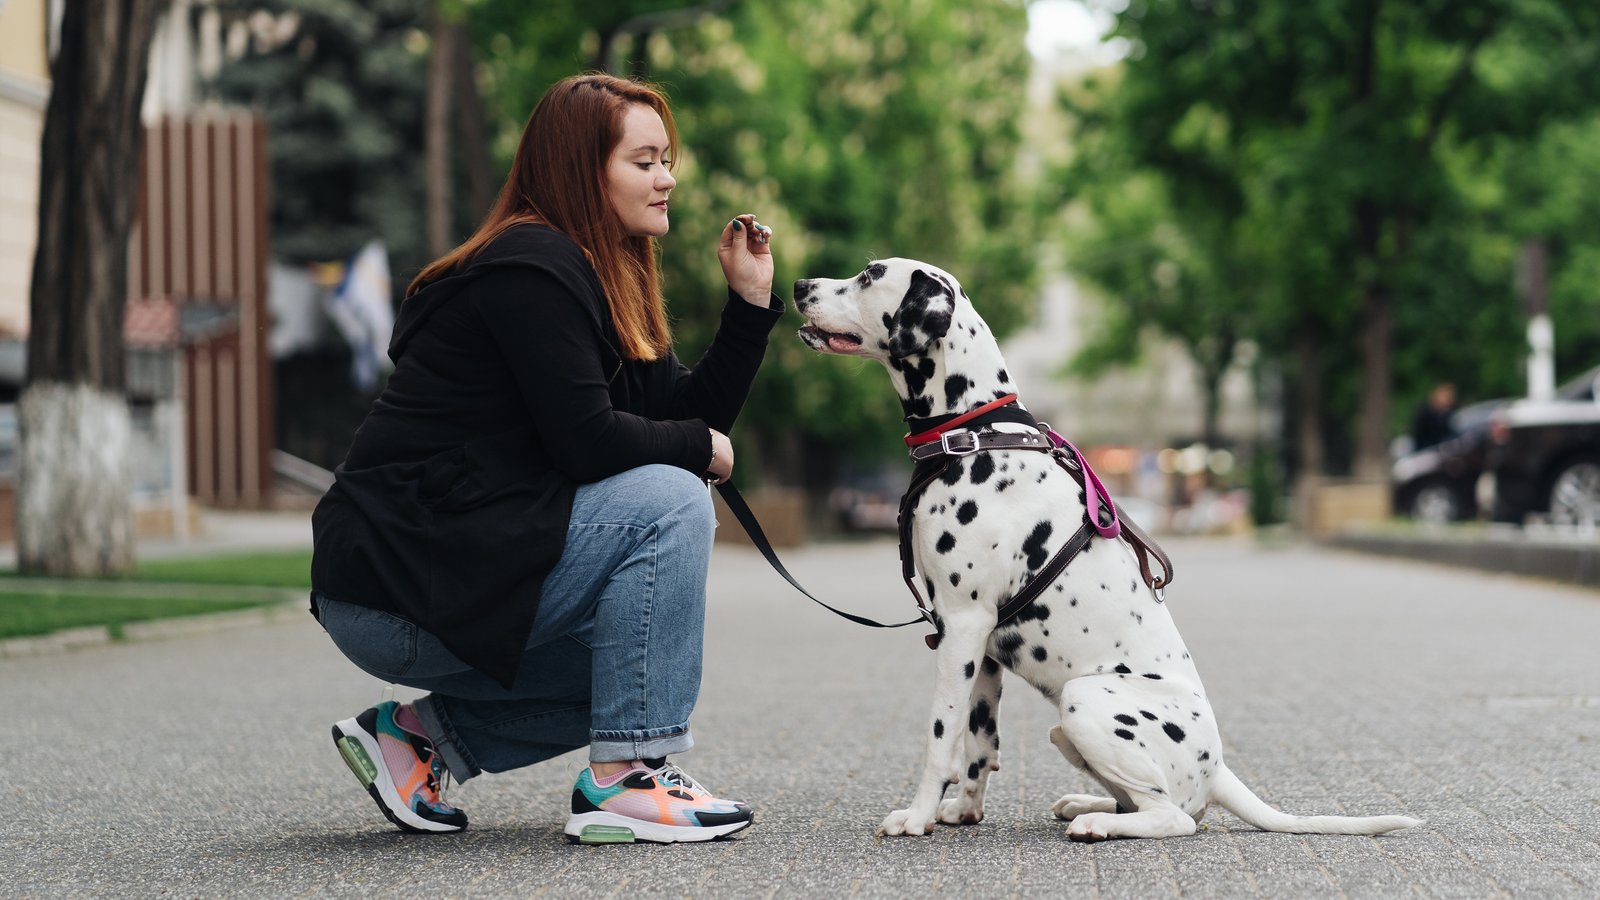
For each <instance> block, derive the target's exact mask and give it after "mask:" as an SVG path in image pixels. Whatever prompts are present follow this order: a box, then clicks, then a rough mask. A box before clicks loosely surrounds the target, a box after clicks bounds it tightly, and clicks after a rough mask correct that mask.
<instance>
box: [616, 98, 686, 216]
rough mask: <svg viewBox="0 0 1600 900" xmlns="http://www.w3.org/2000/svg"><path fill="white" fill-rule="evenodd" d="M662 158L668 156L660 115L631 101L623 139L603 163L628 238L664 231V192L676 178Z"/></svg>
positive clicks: (669, 188)
mask: <svg viewBox="0 0 1600 900" xmlns="http://www.w3.org/2000/svg"><path fill="white" fill-rule="evenodd" d="M665 159H670V156H668V148H667V127H666V126H665V125H664V124H662V122H661V116H659V115H657V114H656V111H655V110H653V109H651V108H650V107H648V106H645V105H643V104H640V103H634V104H631V105H630V106H629V107H628V109H627V111H626V112H625V113H623V116H622V140H620V141H618V142H617V146H616V149H614V150H612V151H611V159H610V160H609V161H608V162H607V163H606V188H607V194H609V197H608V199H609V200H610V201H611V208H612V209H614V210H616V212H617V218H618V219H620V220H621V221H622V230H623V231H625V232H627V233H628V235H629V236H630V237H646V236H649V237H661V236H662V235H664V234H666V233H667V194H669V193H670V192H671V191H672V186H673V185H675V184H677V183H678V180H677V179H676V178H673V177H672V173H671V172H669V171H667V167H666V166H665V165H663V160H665Z"/></svg>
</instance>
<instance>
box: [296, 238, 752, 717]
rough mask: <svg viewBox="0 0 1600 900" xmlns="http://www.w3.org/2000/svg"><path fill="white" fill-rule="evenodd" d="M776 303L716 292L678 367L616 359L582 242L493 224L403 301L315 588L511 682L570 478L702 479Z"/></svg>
mask: <svg viewBox="0 0 1600 900" xmlns="http://www.w3.org/2000/svg"><path fill="white" fill-rule="evenodd" d="M782 314H783V304H782V303H781V301H779V300H778V299H777V298H776V297H773V298H772V300H771V304H770V306H769V307H767V308H765V309H763V308H760V307H756V306H752V305H751V304H749V303H746V302H745V301H744V300H742V299H740V298H738V297H737V296H735V295H734V294H733V293H732V292H731V291H730V292H729V297H728V304H727V306H726V307H725V308H724V309H723V312H722V321H721V324H720V327H719V328H718V331H717V336H716V338H715V340H713V341H712V344H711V346H710V347H709V348H708V349H707V350H706V354H705V356H704V357H702V359H701V360H700V363H699V365H698V366H696V367H695V369H694V370H693V371H690V370H689V369H687V368H685V367H684V366H683V365H682V364H681V363H680V362H679V361H678V359H677V357H676V356H675V355H673V354H668V355H667V356H666V357H664V358H662V359H659V360H656V361H654V362H640V361H636V360H625V359H624V358H623V356H622V354H621V353H620V352H619V351H618V349H617V348H618V345H619V342H618V340H617V336H616V329H615V326H614V325H613V323H612V320H611V314H610V311H609V307H608V305H607V303H606V300H605V295H604V293H603V292H602V290H601V287H600V282H599V279H598V278H597V277H596V276H595V273H594V269H593V268H592V267H591V266H590V265H589V263H588V260H587V259H586V257H585V256H584V253H583V251H582V250H581V249H580V248H579V247H578V245H577V244H575V243H573V242H572V241H571V240H569V239H568V238H566V237H565V236H563V235H561V234H560V233H558V232H556V231H554V230H552V229H549V228H545V227H543V226H538V225H521V226H516V227H513V228H511V229H509V230H507V231H506V233H505V234H503V235H502V236H500V237H499V238H497V239H496V240H495V241H494V242H492V243H491V244H490V245H489V246H488V247H486V248H485V249H484V251H483V252H482V253H481V254H479V255H478V257H477V258H476V259H475V260H473V262H472V263H471V264H470V265H469V266H468V267H467V268H466V269H464V270H463V271H461V272H459V273H457V274H454V275H451V276H448V277H445V278H441V279H439V280H437V281H435V282H433V283H432V284H430V285H428V286H427V287H426V288H424V289H423V290H421V291H418V292H417V293H416V294H415V295H413V296H411V297H409V298H408V299H407V300H406V301H405V303H403V304H402V305H401V307H400V314H399V317H398V319H397V321H396V322H395V329H394V337H393V340H392V341H391V342H390V345H389V356H390V358H391V359H393V360H394V363H395V369H394V373H393V374H392V375H391V376H390V378H389V382H388V384H387V385H386V386H385V388H384V390H383V393H382V395H380V396H379V397H378V399H377V401H376V402H375V403H374V404H373V408H372V411H371V412H370V413H368V415H367V419H366V421H365V422H363V423H362V425H361V427H360V428H359V429H357V431H356V434H355V439H354V441H353V442H352V444H351V447H350V452H349V454H348V455H346V457H345V461H344V462H343V463H342V464H341V465H340V466H339V467H338V468H337V469H335V470H334V475H335V477H336V480H335V482H334V485H333V487H332V488H330V489H329V490H328V493H327V494H326V495H324V496H323V498H322V501H321V502H320V503H318V504H317V509H316V512H315V513H313V514H312V518H311V524H312V534H313V541H314V551H313V555H312V562H311V582H312V586H313V591H314V592H315V593H317V594H322V595H323V596H327V597H332V598H334V599H337V600H342V601H344V602H346V603H353V604H356V605H358V606H365V607H370V608H373V609H379V610H383V611H385V612H390V613H393V614H395V615H399V616H403V617H404V618H406V619H409V620H411V621H412V622H415V623H416V624H417V625H418V626H420V627H421V628H423V629H425V630H427V631H429V632H431V633H432V634H433V635H435V636H436V637H438V638H439V640H440V641H441V642H442V643H443V644H444V645H445V646H446V647H447V648H449V649H450V651H451V652H452V653H454V654H455V655H456V656H458V657H460V658H461V660H462V661H463V662H465V663H467V664H468V665H471V666H473V667H474V668H477V669H480V670H482V671H483V672H485V673H487V674H489V675H491V676H492V677H494V678H496V679H497V680H499V681H501V682H502V683H504V684H506V685H507V686H509V685H510V684H511V682H512V680H513V679H514V678H515V677H516V671H517V666H518V663H519V662H520V660H521V656H522V651H523V648H524V647H525V646H526V644H527V640H528V633H529V631H530V630H531V628H532V627H533V621H534V616H535V614H536V613H537V612H538V606H539V594H540V590H541V588H542V586H543V584H544V579H545V576H546V575H548V574H549V572H550V570H551V569H552V568H554V567H555V564H556V562H557V561H558V560H559V559H560V558H561V551H562V548H563V546H564V544H565V541H566V532H567V523H568V519H569V517H570V516H571V513H572V499H573V495H574V494H575V492H576V489H577V488H576V486H577V485H578V484H584V483H589V482H594V481H599V480H601V479H603V478H607V477H610V476H612V475H615V474H617V473H619V472H623V471H626V470H628V469H631V468H636V467H638V466H642V465H648V464H650V463H665V464H668V465H674V466H678V467H680V468H683V469H687V470H689V471H691V472H694V473H695V474H696V475H699V474H702V473H703V472H704V471H705V468H706V465H707V464H708V463H709V461H710V458H711V436H710V432H709V430H708V428H715V429H717V430H718V431H721V432H723V433H727V432H728V431H730V430H732V428H733V422H734V419H735V417H736V416H737V415H738V413H739V410H740V408H741V407H742V406H743V405H744V401H745V397H746V396H747V395H748V394H749V390H750V384H751V382H752V381H753V380H754V378H755V374H756V370H757V368H759V367H760V365H761V360H762V357H763V356H764V355H765V352H766V345H767V335H768V333H769V332H771V330H772V327H773V326H774V325H775V324H776V323H777V321H778V319H779V318H780V317H781V316H782ZM313 612H315V604H314V603H313Z"/></svg>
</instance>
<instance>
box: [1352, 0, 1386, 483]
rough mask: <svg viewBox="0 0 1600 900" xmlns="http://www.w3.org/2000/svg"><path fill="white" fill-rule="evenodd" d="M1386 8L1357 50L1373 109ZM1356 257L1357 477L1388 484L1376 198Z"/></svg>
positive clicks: (1361, 208) (1359, 91)
mask: <svg viewBox="0 0 1600 900" xmlns="http://www.w3.org/2000/svg"><path fill="white" fill-rule="evenodd" d="M1379 8H1380V3H1379V2H1378V0H1369V2H1368V3H1366V4H1365V5H1364V6H1363V8H1362V10H1361V16H1360V35H1359V38H1360V44H1359V46H1358V47H1357V50H1356V71H1355V90H1354V95H1355V101H1356V102H1357V103H1358V104H1366V103H1368V102H1369V101H1370V100H1371V99H1372V97H1373V94H1374V91H1375V85H1376V83H1377V77H1378V62H1377V58H1378V53H1377V41H1378V15H1379ZM1355 217H1356V242H1357V243H1356V255H1355V259H1354V260H1353V263H1354V264H1353V266H1352V268H1353V271H1354V272H1356V273H1357V277H1358V278H1359V279H1361V280H1360V282H1359V283H1360V284H1361V408H1360V412H1359V413H1358V414H1357V415H1358V419H1357V422H1356V446H1355V465H1354V466H1353V468H1354V470H1355V472H1354V474H1355V477H1356V478H1357V479H1358V480H1361V481H1382V480H1384V479H1385V478H1387V477H1388V474H1389V382H1390V375H1389V370H1390V368H1391V359H1390V356H1391V349H1392V348H1391V335H1392V334H1393V331H1394V301H1393V297H1392V295H1391V293H1390V290H1389V286H1388V284H1387V283H1385V281H1384V278H1385V276H1384V274H1383V273H1382V271H1381V266H1380V260H1379V256H1380V254H1381V252H1382V251H1381V248H1380V247H1379V241H1380V240H1381V238H1382V234H1383V225H1384V219H1385V216H1384V213H1383V210H1381V209H1380V208H1379V206H1378V203H1377V200H1376V199H1375V198H1373V197H1371V196H1367V197H1363V198H1362V199H1360V200H1358V201H1357V202H1356V209H1355Z"/></svg>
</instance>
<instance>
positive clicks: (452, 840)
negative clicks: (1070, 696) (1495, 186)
mask: <svg viewBox="0 0 1600 900" xmlns="http://www.w3.org/2000/svg"><path fill="white" fill-rule="evenodd" d="M1169 549H1170V550H1171V551H1172V555H1173V557H1174V558H1175V560H1176V564H1177V574H1178V580H1177V584H1176V585H1175V587H1174V588H1173V590H1172V591H1170V592H1169V594H1168V598H1167V599H1168V602H1169V603H1170V604H1171V608H1172V611H1173V614H1174V615H1175V617H1176V618H1177V620H1178V624H1179V626H1180V628H1182V629H1183V631H1184V634H1185V637H1186V639H1187V641H1188V643H1189V646H1190V648H1191V649H1192V651H1193V652H1194V655H1195V657H1196V659H1197V661H1198V662H1199V665H1200V670H1201V673H1202V675H1203V676H1204V677H1205V678H1206V682H1207V687H1208V690H1209V694H1210V697H1211V699H1212V702H1213V703H1214V704H1215V707H1216V710H1217V714H1218V716H1219V718H1220V720H1221V724H1222V730H1223V737H1224V740H1225V742H1226V745H1227V747H1228V762H1229V765H1230V766H1231V767H1232V768H1233V769H1234V770H1235V771H1236V772H1237V773H1239V775H1240V776H1241V777H1242V778H1243V779H1244V780H1245V781H1246V782H1247V783H1248V784H1250V785H1251V786H1252V787H1253V788H1254V789H1255V790H1256V791H1257V793H1259V794H1260V795H1261V796H1262V797H1263V798H1265V799H1266V800H1267V801H1268V802H1270V803H1272V804H1274V805H1276V806H1279V807H1280V808H1283V809H1285V810H1288V811H1291V812H1296V813H1306V814H1310V813H1343V814H1370V813H1404V814H1408V815H1412V816H1417V817H1420V818H1423V819H1426V820H1427V824H1426V825H1425V826H1423V827H1422V828H1419V829H1416V830H1414V831H1411V832H1403V833H1399V834H1395V835H1391V836H1387V837H1381V838H1375V839H1374V838H1364V837H1327V836H1309V837H1302V836H1295V835H1279V834H1266V833H1262V832H1259V831H1255V830H1254V829H1252V828H1250V827H1249V826H1246V825H1244V824H1243V823H1241V822H1239V821H1238V820H1237V819H1234V818H1233V817H1231V816H1229V815H1227V814H1225V813H1220V812H1217V811H1213V813H1212V815H1211V817H1210V818H1208V820H1207V825H1208V826H1209V827H1208V828H1207V829H1206V830H1204V831H1201V832H1199V833H1198V834H1196V835H1195V836H1193V837H1189V838H1181V839H1172V840H1165V841H1116V842H1108V843H1104V844H1097V845H1081V844H1073V843H1070V842H1068V841H1067V840H1066V839H1065V828H1064V826H1063V825H1062V824H1061V823H1059V822H1056V821H1055V820H1054V819H1053V818H1052V817H1051V816H1050V814H1049V804H1050V802H1051V801H1052V800H1054V799H1055V798H1056V797H1057V796H1059V795H1060V794H1063V793H1067V792H1069V791H1073V792H1077V791H1085V790H1089V789H1090V787H1091V786H1090V784H1089V783H1088V781H1087V780H1086V779H1084V778H1083V777H1082V776H1080V775H1078V774H1077V773H1075V772H1073V771H1071V770H1069V769H1068V767H1067V765H1066V764H1065V763H1064V762H1063V761H1062V760H1061V758H1060V756H1059V755H1058V754H1057V753H1056V751H1055V749H1054V748H1052V747H1051V746H1050V745H1049V743H1048V742H1047V741H1046V740H1045V732H1046V730H1047V729H1048V727H1049V725H1050V724H1051V715H1050V709H1049V707H1048V706H1047V705H1046V704H1045V703H1044V702H1043V701H1042V700H1040V699H1039V698H1038V697H1037V696H1034V695H1032V693H1031V692H1030V691H1028V690H1027V689H1026V688H1025V687H1024V686H1023V685H1022V684H1021V683H1020V682H1017V681H1014V680H1008V682H1007V688H1008V690H1007V700H1006V705H1005V708H1004V710H1003V713H1002V716H1001V732H1002V737H1003V742H1002V755H1003V769H1002V771H1001V772H1000V773H999V774H998V775H997V776H996V778H995V780H994V781H993V782H991V784H992V789H991V791H990V795H989V803H988V818H987V820H986V821H984V822H983V823H982V824H981V825H978V826H976V827H969V828H950V827H943V828H940V829H938V830H937V831H936V832H935V833H934V834H933V835H932V836H931V837H927V838H901V839H893V840H883V841H880V840H877V839H875V838H874V837H873V833H872V832H873V828H874V827H875V826H876V824H877V822H878V821H879V820H880V819H881V818H882V816H883V815H884V813H886V812H887V811H888V810H890V809H891V808H894V807H896V806H899V805H902V804H903V803H904V801H906V800H907V799H908V798H909V796H910V792H911V784H912V780H913V774H914V770H915V768H916V766H917V764H918V756H919V752H920V746H921V737H922V734H923V731H924V729H925V728H926V723H925V722H924V718H925V716H926V713H925V707H926V704H927V700H928V687H927V682H928V679H929V676H930V674H931V672H932V665H933V656H932V654H931V653H929V652H928V651H927V650H926V649H925V648H924V647H923V645H922V640H921V630H920V629H905V630H901V631H894V632H881V631H872V630H868V629H863V628H859V627H857V626H855V625H852V624H849V623H847V622H845V621H843V620H840V619H836V618H834V617H833V616H831V615H829V614H827V613H826V612H824V611H823V610H821V609H819V608H817V607H814V606H812V605H811V604H810V603H809V602H808V601H806V600H805V599H804V598H803V597H801V596H799V595H798V594H796V593H794V592H793V591H792V590H791V589H790V588H789V587H788V586H787V585H786V584H784V583H783V582H782V581H781V580H780V579H779V578H778V577H777V576H776V575H775V574H773V573H772V572H771V571H770V570H768V569H767V568H766V565H765V563H764V562H762V560H761V559H760V557H758V556H756V555H755V554H754V553H753V552H752V551H748V550H743V549H739V548H732V549H730V548H724V547H719V548H718V551H717V559H716V562H715V564H714V571H713V583H712V597H711V606H712V609H711V614H710V618H711V622H710V630H709V637H708V648H707V656H708V662H707V669H706V683H705V688H704V691H703V694H702V700H701V704H700V708H699V711H698V713H697V715H696V718H695V732H696V736H697V740H698V741H699V745H700V746H699V747H698V748H697V749H696V750H695V751H694V752H693V753H690V754H687V755H685V756H684V757H682V758H681V759H680V762H681V763H682V764H683V765H684V766H685V768H687V769H688V770H689V771H690V772H692V773H693V774H695V775H696V777H698V778H700V779H701V780H703V781H705V782H707V783H708V784H709V785H711V786H712V787H713V788H714V789H716V790H718V791H719V792H721V793H724V794H726V795H730V796H736V797H740V798H742V799H746V800H748V801H750V802H751V803H752V804H753V805H755V806H756V808H757V810H758V818H757V824H756V826H755V827H753V828H752V829H750V830H749V831H747V832H745V833H744V834H743V835H742V836H741V837H740V838H738V839H737V840H732V841H727V842H722V843H717V844H709V845H698V846H672V847H642V846H641V847H598V848H588V847H575V846H571V845H568V844H567V843H566V842H565V841H563V840H562V839H561V837H560V828H561V824H562V822H563V819H564V814H565V810H566V804H567V797H568V793H569V791H570V786H571V782H572V780H573V778H574V777H575V775H576V774H577V772H578V770H579V768H580V766H581V765H582V761H581V759H580V758H579V757H578V756H577V755H576V754H574V755H569V756H567V757H563V758H561V759H558V760H554V761H551V762H549V763H546V764H544V765H541V766H537V767H534V768H533V769H531V770H527V771H522V772H517V773H511V774H506V775H500V776H486V777H484V778H480V779H477V780H476V781H474V782H471V783H469V784H467V785H464V786H458V787H457V788H455V789H454V791H453V792H452V794H451V798H452V800H454V801H455V802H457V803H459V804H460V805H461V806H463V807H464V808H466V809H467V810H468V811H469V813H470V814H471V816H472V822H473V825H472V828H471V829H470V830H468V831H466V832H464V833H462V834H460V835H454V836H446V837H417V836H411V835H404V834H401V833H399V832H396V831H394V830H393V829H392V827H391V826H390V825H389V824H388V823H387V822H386V821H384V820H383V819H382V818H381V817H380V816H379V815H378V813H377V811H376V810H375V809H374V808H373V806H372V804H371V801H370V800H369V799H368V798H367V796H366V794H365V793H364V792H362V791H361V790H360V789H359V788H358V787H357V785H356V783H355V781H354V779H352V778H351V777H350V775H349V773H348V771H347V770H346V769H345V767H344V765H343V763H342V762H341V761H340V760H339V758H338V755H337V753H336V752H335V751H334V749H333V746H332V743H331V741H330V740H329V738H328V727H329V724H330V723H331V722H333V721H334V720H336V719H339V718H342V717H345V716H348V715H351V714H353V713H355V712H356V711H358V710H360V709H361V708H363V707H365V706H367V705H370V704H371V703H373V702H375V701H376V700H378V699H380V695H381V690H382V688H381V686H380V685H378V684H377V683H375V682H373V681H372V680H371V679H369V678H367V677H366V676H364V675H362V674H360V673H359V672H358V671H357V670H356V669H355V668H354V667H352V666H350V665H349V664H348V663H346V662H345V661H344V660H343V658H342V657H340V656H339V654H338V653H337V652H336V651H335V650H334V649H333V647H332V645H331V644H330V643H328V642H327V640H326V638H325V637H324V636H323V635H322V633H321V632H320V630H319V629H318V628H317V626H316V624H315V623H314V622H313V621H312V620H311V619H310V617H309V616H307V617H305V618H304V619H297V620H291V621H290V622H289V623H287V624H277V625H263V626H256V627H249V628H237V629H233V630H227V631H220V632H216V633H212V634H206V635H201V636H196V637H186V638H175V639H172V640H167V641H156V642H148V643H138V644H121V645H112V646H109V647H101V648H94V649H90V650H85V651H81V652H73V653H61V654H55V655H49V656H42V657H36V658H27V659H12V660H0V711H3V712H4V716H5V718H4V727H3V728H0V758H4V759H5V761H6V766H5V775H4V777H3V778H0V801H3V805H4V807H5V810H6V812H5V815H4V816H3V817H0V895H4V896H38V897H61V896H90V895H93V896H113V895H116V896H122V895H132V896H156V895H171V896H197V897H202V896H262V897H284V896H295V895H326V896H400V895H406V896H413V897H431V896H469V897H470V896H551V897H567V896H604V895H633V894H641V895H647V896H696V897H698V896H713V897H748V896H779V897H788V896H806V897H809V896H828V897H831V896H864V897H898V896H912V895H919V896H930V895H944V896H953V897H964V896H973V897H1005V896H1023V897H1043V896H1083V897H1090V896H1098V897H1128V898H1148V897H1161V896H1184V897H1228V898H1232V897H1251V896H1260V897H1275V898H1276V897H1301V896H1305V897H1335V896H1347V897H1393V896H1399V895H1403V894H1404V895H1421V896H1445V897H1491V896H1518V897H1535V896H1537V897H1594V896H1597V895H1600V648H1597V646H1596V640H1597V636H1600V593H1596V592H1592V591H1584V590H1580V589H1576V588H1570V587H1564V586H1559V585H1554V584H1549V583H1543V582H1536V581H1529V580H1519V579H1512V578H1507V577H1499V576H1493V575H1485V574H1483V573H1476V572H1465V571H1458V570H1452V569H1446V568H1441V567H1436V566H1430V565H1425V564H1416V563H1406V562H1399V561H1391V560H1385V559H1375V558H1369V557H1361V556H1354V555H1346V554H1342V553H1334V552H1328V551H1321V550H1316V549H1313V548H1308V547H1286V548H1277V549H1263V548H1260V547H1257V546H1256V545H1253V544H1250V543H1243V542H1224V541H1172V542H1170V543H1169ZM785 557H786V562H787V563H788V564H789V567H790V569H791V571H793V572H794V573H795V574H796V575H797V576H798V577H799V578H800V579H801V580H802V581H804V582H806V583H807V585H808V586H810V587H811V588H812V589H813V590H815V591H818V592H820V593H821V594H822V595H823V596H825V597H827V598H837V601H838V603H840V604H843V605H846V606H847V607H848V608H850V609H852V610H855V611H859V612H862V613H864V614H866V615H871V616H874V617H895V618H905V617H907V615H908V614H909V613H910V612H911V602H910V598H909V595H908V594H907V593H906V592H905V589H904V586H903V585H902V584H900V583H899V581H898V566H897V560H896V557H895V552H894V548H893V545H892V544H890V543H870V544H850V545H832V546H823V547H814V548H811V549H809V550H805V551H792V552H789V553H786V554H785ZM402 696H406V694H405V693H404V692H402Z"/></svg>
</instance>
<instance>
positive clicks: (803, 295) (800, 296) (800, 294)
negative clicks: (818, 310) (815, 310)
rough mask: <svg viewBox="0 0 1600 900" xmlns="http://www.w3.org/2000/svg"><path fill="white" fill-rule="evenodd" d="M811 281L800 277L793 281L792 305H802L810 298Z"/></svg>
mask: <svg viewBox="0 0 1600 900" xmlns="http://www.w3.org/2000/svg"><path fill="white" fill-rule="evenodd" d="M811 291H812V286H811V282H810V281H807V280H806V279H804V278H802V279H800V280H799V281H796V282H795V283H794V305H795V306H796V307H803V306H805V305H806V303H807V302H808V301H810V299H811Z"/></svg>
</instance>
